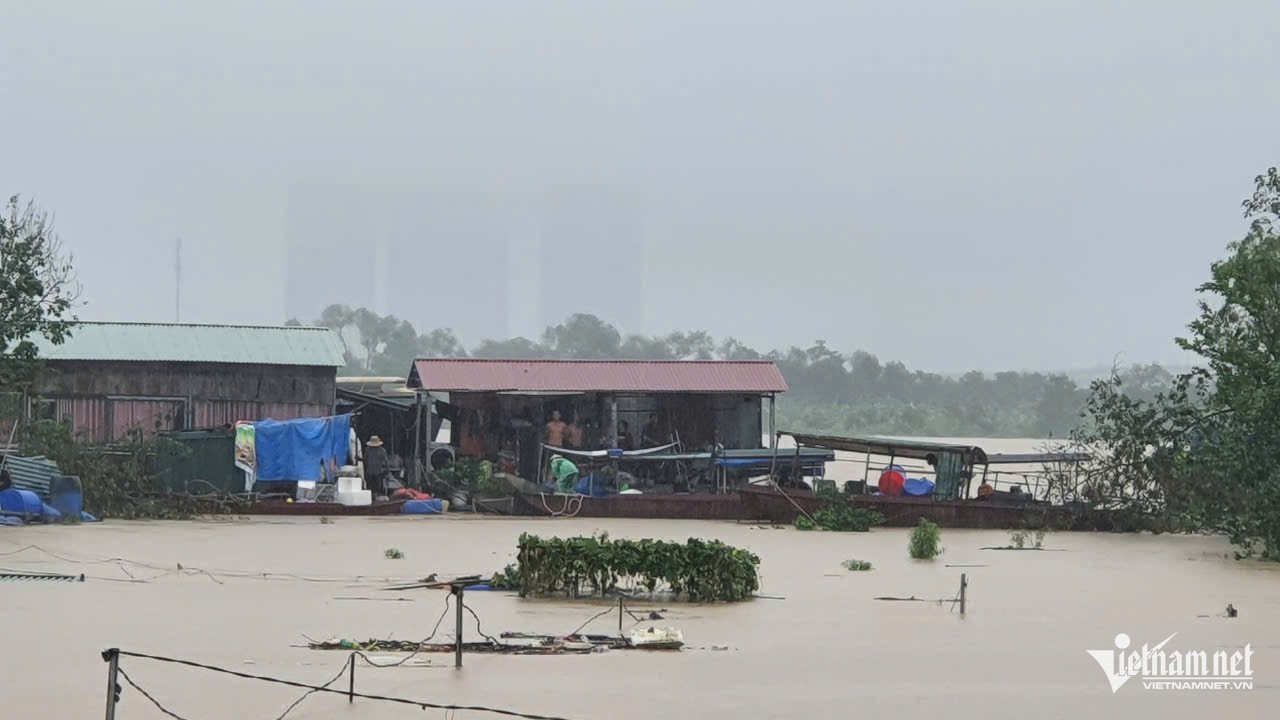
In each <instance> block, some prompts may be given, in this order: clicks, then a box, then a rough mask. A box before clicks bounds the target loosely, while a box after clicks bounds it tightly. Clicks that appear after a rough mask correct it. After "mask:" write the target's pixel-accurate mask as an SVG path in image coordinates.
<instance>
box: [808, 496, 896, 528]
mask: <svg viewBox="0 0 1280 720" xmlns="http://www.w3.org/2000/svg"><path fill="white" fill-rule="evenodd" d="M813 519H814V521H816V522H817V523H818V525H820V526H821V527H822V529H823V530H837V531H841V532H866V531H868V530H870V529H871V528H873V527H875V526H876V525H880V524H883V523H884V515H881V514H880V513H878V512H876V511H874V510H867V509H866V508H860V507H854V506H852V505H848V504H845V503H840V504H825V505H822V506H820V507H819V508H818V511H817V512H815V513H814V514H813Z"/></svg>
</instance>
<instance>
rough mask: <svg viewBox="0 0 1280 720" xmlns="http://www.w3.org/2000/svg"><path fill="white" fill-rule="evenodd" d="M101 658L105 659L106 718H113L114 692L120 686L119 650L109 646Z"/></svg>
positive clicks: (114, 710) (114, 715)
mask: <svg viewBox="0 0 1280 720" xmlns="http://www.w3.org/2000/svg"><path fill="white" fill-rule="evenodd" d="M102 658H103V659H104V660H106V661H107V720H115V717H116V693H117V692H118V689H119V687H120V684H119V674H120V651H119V650H117V649H115V648H111V649H110V650H108V651H106V652H104V653H102Z"/></svg>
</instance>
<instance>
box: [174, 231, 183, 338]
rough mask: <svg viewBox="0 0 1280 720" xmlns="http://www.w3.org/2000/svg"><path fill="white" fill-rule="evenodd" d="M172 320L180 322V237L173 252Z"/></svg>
mask: <svg viewBox="0 0 1280 720" xmlns="http://www.w3.org/2000/svg"><path fill="white" fill-rule="evenodd" d="M173 321H174V322H179V323H180V322H182V238H181V237H179V238H178V241H177V243H175V246H174V252H173Z"/></svg>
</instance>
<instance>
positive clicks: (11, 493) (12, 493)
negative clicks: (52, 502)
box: [0, 488, 44, 515]
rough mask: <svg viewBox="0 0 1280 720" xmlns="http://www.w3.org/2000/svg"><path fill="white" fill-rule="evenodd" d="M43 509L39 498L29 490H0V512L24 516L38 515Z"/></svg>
mask: <svg viewBox="0 0 1280 720" xmlns="http://www.w3.org/2000/svg"><path fill="white" fill-rule="evenodd" d="M43 508H44V503H43V502H41V501H40V496H39V495H37V494H35V493H33V492H31V491H30V490H19V489H17V488H9V489H8V490H0V510H3V511H5V512H11V513H23V514H26V515H39V514H41V511H42V510H43Z"/></svg>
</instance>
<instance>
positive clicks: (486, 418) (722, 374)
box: [408, 358, 787, 477]
mask: <svg viewBox="0 0 1280 720" xmlns="http://www.w3.org/2000/svg"><path fill="white" fill-rule="evenodd" d="M408 386H409V387H410V388H413V389H414V390H416V391H417V392H418V394H419V398H420V399H422V401H421V402H420V403H419V406H420V407H421V408H423V409H428V408H434V409H435V411H436V412H439V413H440V414H441V415H442V416H444V417H445V418H446V419H448V420H449V421H450V422H451V425H452V428H453V432H452V435H453V444H454V445H455V446H456V447H457V448H458V451H459V452H460V453H461V454H464V455H479V456H484V457H488V458H491V459H492V458H494V457H495V456H497V455H499V454H505V455H506V456H508V457H511V458H513V459H514V464H515V465H516V468H515V469H516V471H517V472H518V474H520V475H522V476H524V477H533V476H535V475H537V474H538V472H539V470H540V464H541V458H542V455H543V453H544V451H545V450H546V449H547V447H548V446H550V447H562V448H564V449H566V450H572V451H578V452H591V451H602V450H625V451H631V452H642V451H644V450H646V449H654V448H659V447H664V446H671V447H672V449H673V450H675V451H683V452H700V451H706V450H709V449H713V448H720V449H724V450H734V449H760V448H762V447H763V445H764V441H763V438H764V437H766V435H767V437H769V438H772V437H773V436H774V433H773V427H774V404H775V402H774V401H775V397H776V396H777V394H778V393H783V392H786V390H787V383H786V381H785V380H784V379H783V377H782V373H781V372H779V371H778V368H777V366H776V365H774V363H772V362H770V361H767V360H759V361H713V360H659V361H653V360H491V359H478V358H422V359H419V360H416V361H415V362H414V364H413V367H412V369H411V370H410V373H409V377H408ZM427 411H428V412H430V410H427Z"/></svg>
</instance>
